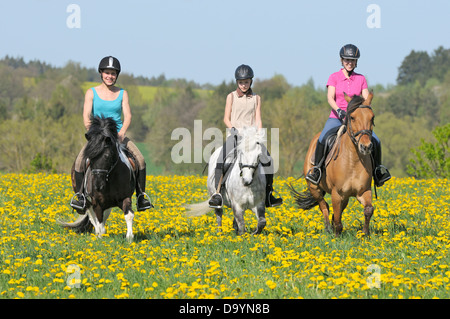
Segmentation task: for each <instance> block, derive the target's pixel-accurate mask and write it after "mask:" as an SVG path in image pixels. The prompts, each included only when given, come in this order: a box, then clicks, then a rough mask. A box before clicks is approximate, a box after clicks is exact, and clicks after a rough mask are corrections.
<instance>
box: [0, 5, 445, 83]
mask: <svg viewBox="0 0 450 319" xmlns="http://www.w3.org/2000/svg"><path fill="white" fill-rule="evenodd" d="M70 4H76V5H77V6H78V8H79V9H80V12H79V13H80V14H79V16H78V17H79V20H71V19H70V18H71V17H74V16H71V15H72V14H74V13H75V12H74V11H70V10H69V12H67V11H68V10H67V9H68V7H69V5H70ZM371 4H375V5H376V8H377V9H376V10H373V9H372V10H369V12H368V8H369V9H370V8H372V7H370V5H371ZM377 13H379V16H378V17H379V19H378V20H377V19H376V16H374V14H377ZM0 15H1V17H0V30H1V41H0V57H4V56H5V55H9V56H14V57H23V58H24V59H25V60H26V61H29V60H35V59H39V60H41V61H45V62H47V63H49V64H51V65H54V66H63V65H65V64H66V63H67V62H68V61H69V60H72V61H76V62H80V63H81V65H83V66H85V67H97V65H98V62H99V61H100V59H101V58H102V57H104V56H106V55H114V56H116V57H117V58H119V60H120V61H121V64H122V68H123V71H124V72H128V73H132V74H134V75H143V76H147V77H152V76H159V75H160V74H162V73H164V74H165V76H166V77H167V78H185V79H188V80H194V81H195V82H198V83H200V84H204V83H212V84H219V83H221V82H222V81H223V80H226V81H229V80H232V79H233V76H234V70H235V68H236V67H237V66H238V65H240V64H242V63H245V64H249V65H250V66H252V68H253V69H254V71H255V75H256V77H257V78H260V79H267V78H270V77H272V76H273V75H275V74H282V75H284V76H285V77H286V79H287V81H288V82H289V83H290V84H292V85H302V84H304V83H306V82H307V81H308V80H309V79H310V78H312V79H313V80H314V83H315V85H316V87H325V84H326V81H327V79H328V76H329V75H330V74H331V73H333V72H335V71H337V70H338V69H339V68H340V61H339V55H338V53H339V49H340V47H341V46H342V45H344V44H346V43H353V44H355V45H357V46H358V47H359V48H360V50H361V58H360V60H359V62H358V69H357V71H358V72H359V73H362V74H364V75H365V76H366V77H367V79H368V82H369V87H370V86H371V85H375V84H383V85H387V84H395V81H396V77H397V72H398V67H399V66H400V64H401V62H402V60H403V58H404V57H405V56H406V55H408V54H409V53H410V52H411V50H416V51H427V52H428V53H430V54H431V53H432V52H433V51H434V50H435V49H436V48H438V47H439V46H444V47H445V48H450V36H449V34H450V1H448V0H429V1H422V0H421V1H414V0H409V1H407V0H395V1H393V0H368V1H366V0H341V1H294V0H277V1H274V0H270V1H269V0H258V1H254V0H249V1H235V0H226V1H217V0H165V1H163V0H150V1H138V0H128V1H116V0H110V1H104V0H95V1H92V0H89V1H85V0H69V1H63V0H14V1H2V2H1V4H0ZM68 19H69V20H70V21H72V22H73V21H79V23H80V24H79V28H78V27H75V28H70V27H69V26H68V24H67V21H68ZM368 19H369V20H370V22H374V23H375V24H376V25H375V26H379V27H373V28H370V27H369V26H370V25H368V23H367V21H368ZM373 19H375V20H373Z"/></svg>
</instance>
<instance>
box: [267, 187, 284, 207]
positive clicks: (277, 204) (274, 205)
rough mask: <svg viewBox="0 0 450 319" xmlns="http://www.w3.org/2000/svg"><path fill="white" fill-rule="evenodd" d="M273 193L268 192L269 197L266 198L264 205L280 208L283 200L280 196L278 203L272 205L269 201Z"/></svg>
mask: <svg viewBox="0 0 450 319" xmlns="http://www.w3.org/2000/svg"><path fill="white" fill-rule="evenodd" d="M273 193H274V192H273V191H270V192H269V195H268V196H267V204H268V205H266V206H267V207H277V206H280V205H281V204H283V198H281V196H280V198H279V199H280V202H279V203H274V204H272V202H271V201H270V196H271V195H272V194H273ZM276 194H278V192H276ZM273 198H275V196H273ZM275 199H277V198H275Z"/></svg>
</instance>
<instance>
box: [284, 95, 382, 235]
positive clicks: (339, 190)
mask: <svg viewBox="0 0 450 319" xmlns="http://www.w3.org/2000/svg"><path fill="white" fill-rule="evenodd" d="M345 98H346V100H347V102H349V104H348V108H347V116H346V119H345V122H344V124H345V128H346V132H345V133H343V135H342V136H341V137H340V141H336V144H337V143H339V145H336V147H337V148H336V152H337V155H334V156H333V158H332V159H331V160H330V162H329V164H328V165H327V167H326V169H325V168H324V169H323V172H324V173H323V175H322V178H321V180H320V183H319V184H318V185H314V184H313V183H311V182H309V181H308V190H307V191H305V192H303V193H298V192H297V191H296V190H295V189H294V188H293V187H292V186H291V193H292V195H293V196H294V198H295V201H296V203H297V205H298V206H299V207H300V208H301V209H305V210H308V209H311V208H313V207H314V206H316V205H319V208H320V210H321V211H322V214H323V218H324V222H325V228H326V229H327V231H329V232H331V231H332V227H331V225H330V218H329V206H328V203H327V202H326V201H325V199H324V195H325V193H328V194H331V203H332V205H333V221H332V222H333V226H334V232H335V235H336V237H337V236H339V235H340V234H341V232H342V229H343V226H342V222H341V216H342V212H343V211H344V209H345V208H346V207H347V204H348V201H349V198H350V197H356V198H357V200H358V201H359V202H360V203H361V205H362V206H364V218H365V222H364V228H363V231H364V233H365V234H366V235H369V223H370V219H371V217H372V215H373V211H374V208H373V206H372V189H371V183H372V172H373V163H372V158H371V152H372V149H373V145H372V129H373V126H374V113H373V111H372V108H371V107H370V104H371V102H372V98H373V93H372V92H371V93H370V94H369V96H368V97H367V99H366V100H364V99H363V98H362V97H360V96H354V97H353V98H350V97H348V96H347V95H346V97H345ZM319 136H320V133H319V134H317V135H316V136H315V137H314V138H313V140H312V141H311V143H310V145H309V149H308V152H307V154H306V159H305V164H304V167H303V173H304V175H305V176H306V174H307V173H308V171H309V170H310V169H311V167H312V166H313V164H312V163H311V157H312V156H313V154H314V152H315V148H316V143H317V140H318V138H319Z"/></svg>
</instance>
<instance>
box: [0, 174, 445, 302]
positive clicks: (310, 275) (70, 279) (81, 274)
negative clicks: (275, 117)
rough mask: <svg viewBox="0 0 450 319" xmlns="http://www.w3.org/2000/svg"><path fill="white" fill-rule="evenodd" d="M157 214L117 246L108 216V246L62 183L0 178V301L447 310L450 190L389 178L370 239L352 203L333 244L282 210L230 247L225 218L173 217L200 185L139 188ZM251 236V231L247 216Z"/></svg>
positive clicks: (190, 179) (309, 221)
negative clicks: (82, 220) (341, 302)
mask: <svg viewBox="0 0 450 319" xmlns="http://www.w3.org/2000/svg"><path fill="white" fill-rule="evenodd" d="M147 181H148V185H149V186H148V190H149V191H148V193H149V194H150V196H151V197H152V200H153V201H154V203H155V209H152V210H150V211H146V212H138V213H136V216H135V224H134V233H135V241H134V242H133V243H131V244H129V243H127V242H126V240H125V232H126V226H125V221H124V218H123V214H122V213H121V212H120V211H119V210H118V209H114V210H113V212H112V214H111V216H110V219H109V220H108V223H107V232H108V235H107V236H105V237H103V238H102V239H97V238H96V237H95V236H94V235H93V234H86V235H79V234H76V233H74V232H72V231H68V230H65V229H61V228H60V227H59V226H57V225H56V223H55V221H56V219H64V220H73V219H75V217H76V216H75V215H74V214H73V213H72V212H71V209H70V208H69V205H68V202H69V200H70V198H71V196H72V190H71V188H70V181H69V176H68V175H44V174H36V175H24V174H3V175H0V224H1V237H0V298H52V299H53V298H448V296H449V289H450V284H449V281H450V269H449V266H450V257H449V249H450V220H449V215H450V213H449V211H450V183H449V181H448V180H442V179H441V180H438V179H436V180H414V179H410V178H404V179H397V178H393V179H392V180H391V181H389V182H388V183H387V184H386V185H385V186H384V187H382V188H380V189H378V196H379V199H378V200H374V205H375V208H376V210H375V214H374V217H373V218H372V222H371V236H370V237H365V236H364V235H363V233H362V231H361V228H362V222H363V219H364V218H363V212H362V208H361V206H360V205H359V204H358V203H357V202H356V201H355V200H351V201H350V203H349V207H348V208H347V210H346V211H345V212H344V215H343V223H344V231H343V234H342V236H341V237H340V238H337V239H336V238H334V236H333V235H330V234H327V233H325V232H324V227H323V222H322V216H321V213H320V212H319V211H318V209H317V208H315V209H313V210H311V211H301V210H298V209H297V208H296V207H295V206H294V204H293V199H292V197H291V196H290V195H289V193H288V188H287V183H292V184H293V185H294V186H295V187H296V189H297V190H304V189H305V186H306V185H305V183H304V181H303V180H294V179H292V178H287V179H283V178H276V179H275V187H276V189H277V190H278V191H279V192H280V193H281V195H282V196H283V198H284V200H285V203H284V205H283V206H281V207H279V208H270V209H268V212H267V213H266V215H267V226H266V228H265V230H264V231H263V233H262V234H261V235H258V236H252V235H248V234H246V235H244V236H241V237H238V236H236V235H235V233H234V231H233V229H232V227H231V225H232V213H231V210H229V209H226V210H225V213H224V228H223V233H220V234H219V233H217V232H216V221H215V217H214V214H213V213H210V214H207V215H205V216H202V217H199V218H196V219H188V218H186V217H185V216H184V209H183V208H181V206H182V205H183V204H185V203H195V202H200V201H203V200H206V199H207V192H206V187H205V183H206V179H205V177H200V176H148V177H147ZM246 224H247V227H248V229H249V230H252V229H253V228H254V227H255V224H256V220H255V217H254V216H253V214H252V213H251V212H247V213H246Z"/></svg>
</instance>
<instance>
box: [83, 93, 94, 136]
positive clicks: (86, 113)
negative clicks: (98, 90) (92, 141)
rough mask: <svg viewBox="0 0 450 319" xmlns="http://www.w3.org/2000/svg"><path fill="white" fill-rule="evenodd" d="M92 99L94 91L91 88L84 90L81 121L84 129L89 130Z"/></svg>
mask: <svg viewBox="0 0 450 319" xmlns="http://www.w3.org/2000/svg"><path fill="white" fill-rule="evenodd" d="M93 100H94V92H92V89H89V90H87V91H86V94H85V96H84V106H83V123H84V127H85V128H86V130H89V127H90V126H91V113H92V102H93Z"/></svg>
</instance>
